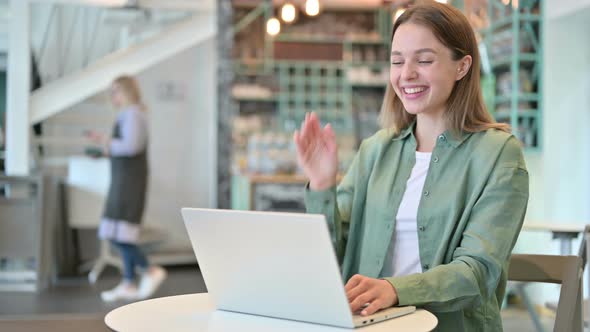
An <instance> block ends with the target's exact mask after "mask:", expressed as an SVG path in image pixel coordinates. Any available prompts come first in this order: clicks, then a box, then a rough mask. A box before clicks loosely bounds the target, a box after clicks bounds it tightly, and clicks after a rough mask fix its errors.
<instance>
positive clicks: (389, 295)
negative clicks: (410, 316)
mask: <svg viewBox="0 0 590 332" xmlns="http://www.w3.org/2000/svg"><path fill="white" fill-rule="evenodd" d="M344 289H345V290H346V296H347V297H348V303H350V310H351V311H352V312H353V313H356V312H357V311H359V310H360V309H362V311H361V316H368V315H372V314H374V313H375V312H376V311H377V310H380V309H384V308H389V307H391V306H394V305H396V304H397V303H398V299H397V292H396V290H395V288H394V287H393V285H392V284H391V283H389V281H387V280H383V279H374V278H369V277H365V276H363V275H360V274H355V275H354V276H352V278H350V279H349V280H348V282H347V283H346V286H344ZM365 304H368V306H366V307H365V308H363V306H365Z"/></svg>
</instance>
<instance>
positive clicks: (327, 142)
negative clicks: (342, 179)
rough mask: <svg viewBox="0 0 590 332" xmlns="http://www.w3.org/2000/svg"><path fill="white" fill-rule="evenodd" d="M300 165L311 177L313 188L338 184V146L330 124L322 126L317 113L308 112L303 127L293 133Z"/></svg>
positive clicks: (323, 187) (310, 182)
mask: <svg viewBox="0 0 590 332" xmlns="http://www.w3.org/2000/svg"><path fill="white" fill-rule="evenodd" d="M293 141H295V146H296V147H297V160H298V161H299V166H301V168H302V169H303V172H304V173H305V175H306V176H307V178H308V179H309V187H310V188H311V190H326V189H329V188H331V187H332V186H334V185H335V184H336V174H337V173H338V147H337V145H336V135H335V134H334V130H333V129H332V126H331V125H330V124H327V125H326V126H325V127H324V128H322V127H320V120H319V118H318V116H317V115H316V114H315V113H311V114H309V113H306V114H305V120H304V121H303V123H302V124H301V129H300V130H299V131H295V133H294V134H293Z"/></svg>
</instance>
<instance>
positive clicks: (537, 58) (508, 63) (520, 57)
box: [480, 0, 544, 151]
mask: <svg viewBox="0 0 590 332" xmlns="http://www.w3.org/2000/svg"><path fill="white" fill-rule="evenodd" d="M506 2H507V3H506ZM543 2H544V1H543V0H527V1H522V0H520V1H517V0H510V1H502V0H488V5H487V6H488V7H487V18H488V20H489V24H488V26H487V27H486V28H484V29H482V30H480V32H481V35H482V37H483V41H484V43H485V44H486V49H487V50H489V51H488V52H489V54H488V58H489V68H490V70H491V73H489V74H490V75H493V76H494V77H495V89H494V90H495V91H494V93H492V94H491V98H492V101H491V103H490V104H489V105H490V106H491V108H492V109H490V111H491V113H492V114H493V115H494V117H495V118H496V120H497V121H499V122H505V123H508V124H510V126H511V127H512V131H513V133H514V134H515V135H516V136H517V137H518V138H519V139H520V140H521V141H522V143H523V145H524V147H525V149H527V150H529V151H534V150H540V149H541V142H542V140H541V137H542V136H541V135H542V125H541V124H542V114H543V112H542V111H543V100H542V96H541V92H542V86H543V77H542V64H543V47H542V46H543V45H542V42H541V41H542V35H541V34H542V30H543V29H542V25H543V19H542V17H543V7H544V4H543Z"/></svg>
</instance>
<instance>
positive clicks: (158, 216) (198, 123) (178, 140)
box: [138, 39, 217, 250]
mask: <svg viewBox="0 0 590 332" xmlns="http://www.w3.org/2000/svg"><path fill="white" fill-rule="evenodd" d="M215 59H216V42H215V40H214V39H209V40H207V41H206V42H204V43H202V44H199V45H197V46H196V47H193V48H191V49H189V50H187V51H185V52H182V53H180V54H178V55H177V56H175V57H173V58H172V59H170V60H168V61H165V62H163V63H161V64H158V65H156V66H155V67H154V68H152V69H150V70H148V71H146V72H145V73H142V74H140V75H139V76H138V78H139V80H140V83H141V87H142V90H143V93H144V99H145V103H146V104H147V105H148V108H149V114H150V130H151V133H150V150H149V154H150V184H149V191H148V205H147V209H146V216H145V222H146V223H147V224H149V225H153V226H155V227H159V228H163V229H166V231H167V232H168V233H169V234H170V237H171V238H170V241H168V245H167V247H168V248H171V247H174V248H190V243H189V241H188V237H187V235H186V230H185V228H184V224H183V223H182V219H181V216H180V208H181V207H215V206H216V197H217V195H216V179H217V176H216V152H217V148H216V143H215V142H216V126H217V125H216V122H217V117H216V116H217V112H216V109H217V104H216V103H217V100H216V95H217V93H216V91H217V84H216V68H217V66H216V61H215ZM166 84H170V85H171V86H173V89H176V92H177V93H176V95H184V97H178V98H175V97H174V96H173V95H174V94H175V93H174V92H172V93H168V95H167V96H162V94H165V93H163V92H162V91H163V90H164V88H163V85H166ZM189 250H190V249H189Z"/></svg>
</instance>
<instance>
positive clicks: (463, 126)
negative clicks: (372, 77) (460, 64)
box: [379, 1, 510, 134]
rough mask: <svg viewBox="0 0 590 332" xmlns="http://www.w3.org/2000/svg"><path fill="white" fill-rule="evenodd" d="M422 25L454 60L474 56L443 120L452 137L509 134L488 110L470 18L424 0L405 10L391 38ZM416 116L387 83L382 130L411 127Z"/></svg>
mask: <svg viewBox="0 0 590 332" xmlns="http://www.w3.org/2000/svg"><path fill="white" fill-rule="evenodd" d="M410 22H411V23H415V24H419V25H422V26H424V27H426V28H428V29H430V31H432V33H433V34H434V36H435V37H436V38H437V39H438V40H439V41H440V42H441V43H442V44H443V45H445V46H446V47H447V48H449V49H450V50H451V53H452V56H453V60H459V59H461V58H463V57H464V56H466V55H471V58H472V64H471V67H470V68H469V71H468V72H467V74H466V75H465V77H463V78H462V79H461V80H459V81H457V82H456V83H455V86H454V87H453V90H452V91H451V95H450V96H449V99H448V100H447V103H446V108H447V109H446V111H445V113H444V115H443V116H444V119H445V123H446V126H447V128H448V129H449V130H451V132H452V133H453V134H459V133H460V132H462V131H465V132H479V131H484V130H487V129H491V128H496V129H500V130H503V131H506V132H510V126H508V125H507V124H505V123H497V122H496V121H495V120H494V119H493V118H492V116H491V115H490V113H489V112H488V111H487V109H486V106H485V104H484V102H483V97H482V93H481V85H480V74H479V66H480V58H479V51H478V49H477V42H476V40H475V34H474V32H473V28H472V27H471V25H470V24H469V22H468V21H467V18H466V17H465V16H464V15H463V14H462V13H461V12H460V11H459V10H458V9H456V8H453V7H451V6H449V5H445V4H442V3H438V2H435V1H422V2H420V3H419V4H417V5H415V6H413V7H411V8H410V9H408V10H406V11H405V12H404V13H403V14H402V15H401V16H400V17H398V19H397V20H396V21H395V23H394V25H393V29H392V32H391V39H390V40H393V36H394V35H395V32H396V31H397V29H398V28H399V27H400V26H401V25H402V24H404V23H410ZM415 118H416V115H413V114H410V113H408V112H407V111H406V110H405V108H404V105H403V104H402V102H401V100H400V99H399V97H398V96H397V95H396V94H395V91H394V90H393V87H392V85H391V81H390V82H389V83H388V84H387V89H386V91H385V97H384V98H383V104H382V106H381V112H380V114H379V121H380V123H381V126H382V127H383V128H390V129H393V131H394V133H395V134H399V132H400V131H402V130H404V129H406V128H407V127H408V126H410V125H411V124H412V123H413V122H414V120H415Z"/></svg>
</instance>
